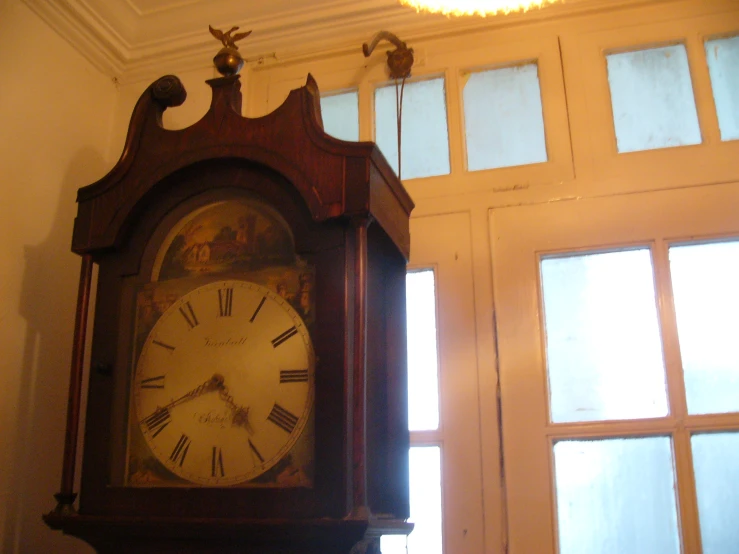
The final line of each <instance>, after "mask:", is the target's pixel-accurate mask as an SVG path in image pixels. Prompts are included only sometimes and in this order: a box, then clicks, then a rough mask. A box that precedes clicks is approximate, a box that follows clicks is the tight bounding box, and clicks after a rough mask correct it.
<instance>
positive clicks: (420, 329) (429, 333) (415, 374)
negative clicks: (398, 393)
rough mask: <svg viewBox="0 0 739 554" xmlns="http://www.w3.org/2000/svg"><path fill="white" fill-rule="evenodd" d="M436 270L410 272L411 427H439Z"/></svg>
mask: <svg viewBox="0 0 739 554" xmlns="http://www.w3.org/2000/svg"><path fill="white" fill-rule="evenodd" d="M434 289H435V287H434V272H433V270H430V269H428V270H424V271H412V272H410V273H408V275H407V276H406V310H407V312H408V315H407V318H408V427H409V429H410V430H411V431H428V430H432V429H438V427H439V375H438V373H439V371H438V354H437V353H438V348H437V343H436V293H435V290H434Z"/></svg>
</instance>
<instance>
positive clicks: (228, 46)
mask: <svg viewBox="0 0 739 554" xmlns="http://www.w3.org/2000/svg"><path fill="white" fill-rule="evenodd" d="M208 29H209V30H210V34H211V35H213V36H214V37H216V38H217V39H218V40H220V41H221V43H222V44H223V48H221V49H220V50H219V51H218V54H216V57H215V58H213V63H214V64H215V66H216V69H218V72H219V73H220V74H221V75H223V76H224V77H227V76H230V75H236V74H237V73H238V72H239V71H241V68H242V67H243V66H244V58H242V57H241V54H240V53H239V47H238V46H236V41H237V40H241V39H244V38H246V37H248V36H249V35H250V34H251V31H246V32H245V33H236V34H235V35H234V34H232V33H233V32H234V31H238V29H239V28H238V27H236V26H234V27H231V28H230V29H229V30H228V31H226V32H225V33H224V32H223V31H220V30H218V29H214V28H213V27H211V26H210V25H208Z"/></svg>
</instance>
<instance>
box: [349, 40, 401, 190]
mask: <svg viewBox="0 0 739 554" xmlns="http://www.w3.org/2000/svg"><path fill="white" fill-rule="evenodd" d="M383 39H384V40H387V41H388V42H390V43H392V44H393V45H394V46H395V50H389V51H388V52H387V66H388V69H389V71H390V77H391V78H392V79H393V80H394V81H395V113H396V116H397V126H398V177H399V178H400V177H401V175H402V172H401V164H402V157H403V156H402V151H401V146H402V138H401V137H402V134H403V133H402V130H403V92H404V90H405V81H406V79H407V78H408V77H410V75H411V68H412V67H413V48H408V46H407V45H406V43H405V42H403V41H402V40H400V39H399V38H398V37H397V36H396V35H394V34H393V33H391V32H389V31H380V32H379V33H377V34H376V35H375V38H373V39H372V42H370V43H369V44H367V43H366V42H365V43H364V44H363V45H362V52H364V57H365V58H368V57H369V56H370V55H371V54H372V51H373V50H374V49H375V47H376V46H377V44H378V43H379V42H380V41H381V40H383ZM398 81H400V86H398Z"/></svg>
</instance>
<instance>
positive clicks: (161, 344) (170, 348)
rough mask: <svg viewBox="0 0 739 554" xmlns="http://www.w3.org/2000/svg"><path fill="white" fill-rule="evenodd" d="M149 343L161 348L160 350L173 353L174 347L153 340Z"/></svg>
mask: <svg viewBox="0 0 739 554" xmlns="http://www.w3.org/2000/svg"><path fill="white" fill-rule="evenodd" d="M151 342H152V344H156V345H157V346H161V347H162V348H166V349H167V350H169V351H170V352H174V346H171V345H169V344H167V343H166V342H162V341H159V340H153V341H151Z"/></svg>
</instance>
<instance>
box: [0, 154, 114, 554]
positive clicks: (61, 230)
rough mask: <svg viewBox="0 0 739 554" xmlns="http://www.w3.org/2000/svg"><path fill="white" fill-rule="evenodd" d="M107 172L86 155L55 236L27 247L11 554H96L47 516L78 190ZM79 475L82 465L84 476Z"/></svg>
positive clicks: (61, 420)
mask: <svg viewBox="0 0 739 554" xmlns="http://www.w3.org/2000/svg"><path fill="white" fill-rule="evenodd" d="M106 170H107V164H106V163H105V162H104V160H103V158H102V157H101V155H100V153H99V152H96V151H94V150H93V149H90V148H88V149H85V150H82V151H81V152H79V153H78V154H77V155H76V156H75V157H74V159H73V160H72V161H71V163H70V164H69V167H68V170H67V172H66V174H65V176H64V179H63V181H62V183H61V192H60V194H59V205H58V206H57V210H56V215H55V218H54V221H53V223H52V226H51V232H50V233H49V235H48V237H47V238H46V240H44V242H42V243H40V244H37V245H32V246H31V245H26V246H25V271H24V274H23V285H22V290H21V297H20V306H19V312H20V314H21V315H22V316H23V318H24V319H25V320H26V326H27V328H26V333H25V337H26V339H25V344H24V345H23V359H22V368H21V369H20V371H21V375H20V387H19V395H18V407H17V426H16V436H15V437H8V439H10V440H9V442H8V446H9V447H10V448H11V449H12V452H13V455H12V456H11V464H12V466H11V467H10V468H8V470H9V471H10V472H11V475H12V476H13V477H12V480H11V482H12V484H11V486H10V497H9V500H8V504H7V506H6V510H7V512H6V522H5V526H6V528H5V529H4V530H3V531H4V532H3V536H4V537H5V541H4V544H3V545H1V546H2V552H4V553H7V554H10V553H24V554H25V553H29V554H36V553H39V552H49V553H54V554H61V553H67V552H68V553H75V554H77V553H89V552H93V551H92V549H91V548H90V547H89V546H87V545H86V544H85V543H83V542H82V541H80V540H77V539H74V538H71V537H65V536H63V535H62V534H61V533H60V532H58V531H52V530H50V529H48V528H47V527H46V526H45V524H44V523H43V522H42V520H41V515H42V514H43V513H45V512H48V511H50V510H52V509H53V508H54V506H55V504H56V503H55V500H54V498H53V495H54V494H55V493H57V492H59V484H60V479H61V467H62V455H63V451H64V433H65V427H66V412H67V392H68V386H69V371H70V364H71V351H72V338H73V331H74V317H75V307H76V299H77V286H78V281H79V272H80V260H81V258H80V257H78V256H77V255H75V254H73V253H72V252H71V250H70V248H71V243H72V240H71V239H72V227H73V222H74V216H75V214H76V211H77V208H76V206H77V205H76V202H75V199H76V194H77V189H78V188H79V187H81V186H84V185H87V184H89V182H90V180H89V175H100V176H102V175H103V174H104V173H105V172H106ZM29 217H33V213H29ZM89 336H90V335H89V334H88V341H89ZM86 387H87V379H86V378H85V380H84V386H83V388H84V389H86ZM80 437H82V429H81V433H80ZM79 471H80V466H79V464H78V465H77V471H76V473H77V476H78V475H79Z"/></svg>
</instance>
